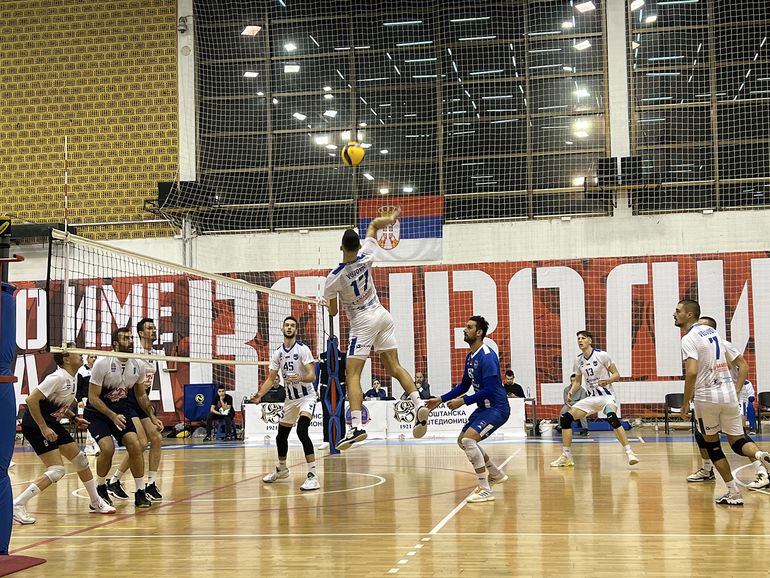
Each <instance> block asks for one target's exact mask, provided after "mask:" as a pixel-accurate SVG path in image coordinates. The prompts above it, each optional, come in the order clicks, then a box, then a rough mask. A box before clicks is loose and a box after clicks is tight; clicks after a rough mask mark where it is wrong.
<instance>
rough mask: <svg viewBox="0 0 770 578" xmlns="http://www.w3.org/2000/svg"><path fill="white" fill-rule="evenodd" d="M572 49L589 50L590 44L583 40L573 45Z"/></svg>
mask: <svg viewBox="0 0 770 578" xmlns="http://www.w3.org/2000/svg"><path fill="white" fill-rule="evenodd" d="M572 48H574V49H575V50H585V49H586V48H591V43H590V42H589V41H588V40H583V41H582V42H578V43H577V44H575V45H574V46H573V47H572Z"/></svg>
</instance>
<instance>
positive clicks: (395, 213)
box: [389, 207, 401, 225]
mask: <svg viewBox="0 0 770 578" xmlns="http://www.w3.org/2000/svg"><path fill="white" fill-rule="evenodd" d="M400 214H401V207H396V210H395V211H393V212H392V213H391V214H390V215H389V216H390V224H391V225H392V224H394V223H395V222H396V219H398V216H399V215H400Z"/></svg>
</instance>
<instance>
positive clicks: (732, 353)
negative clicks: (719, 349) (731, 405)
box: [722, 339, 754, 403]
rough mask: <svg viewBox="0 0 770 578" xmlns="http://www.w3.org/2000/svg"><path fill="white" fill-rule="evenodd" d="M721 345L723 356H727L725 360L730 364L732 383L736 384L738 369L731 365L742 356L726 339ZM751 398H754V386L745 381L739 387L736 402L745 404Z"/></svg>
mask: <svg viewBox="0 0 770 578" xmlns="http://www.w3.org/2000/svg"><path fill="white" fill-rule="evenodd" d="M722 344H723V345H724V347H725V355H726V356H727V360H728V361H729V362H730V364H731V365H730V373H732V375H733V382H735V383H738V367H737V366H736V365H734V364H732V362H733V361H735V359H736V358H737V357H738V356H739V355H743V354H742V353H741V352H740V351H738V349H737V348H736V347H735V346H734V345H733V344H732V343H730V342H729V341H727V339H723V340H722ZM752 396H754V384H753V383H751V382H750V381H749V380H748V379H746V380H744V382H743V387H741V390H740V391H739V392H738V401H739V402H740V403H746V402H748V401H749V398H750V397H752Z"/></svg>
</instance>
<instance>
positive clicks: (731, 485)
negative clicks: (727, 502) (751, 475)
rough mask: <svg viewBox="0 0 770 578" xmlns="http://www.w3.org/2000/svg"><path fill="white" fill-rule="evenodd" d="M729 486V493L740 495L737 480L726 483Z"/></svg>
mask: <svg viewBox="0 0 770 578" xmlns="http://www.w3.org/2000/svg"><path fill="white" fill-rule="evenodd" d="M725 483H726V484H727V491H728V492H730V493H731V494H737V493H738V484H737V483H736V481H735V480H730V481H729V482H725Z"/></svg>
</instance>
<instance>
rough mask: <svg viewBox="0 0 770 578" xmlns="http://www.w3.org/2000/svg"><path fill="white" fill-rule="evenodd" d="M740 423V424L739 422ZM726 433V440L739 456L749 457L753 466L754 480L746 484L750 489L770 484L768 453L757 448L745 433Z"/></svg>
mask: <svg viewBox="0 0 770 578" xmlns="http://www.w3.org/2000/svg"><path fill="white" fill-rule="evenodd" d="M741 425H742V424H741ZM733 431H734V430H733ZM726 435H727V442H728V443H729V444H730V447H731V448H732V450H733V451H734V452H735V453H736V454H738V455H739V456H745V457H747V458H749V460H750V461H751V462H752V464H753V467H754V474H755V478H754V481H752V482H751V483H749V484H747V487H749V488H751V489H752V490H761V489H763V488H767V487H768V486H770V479H768V473H767V469H766V468H767V467H768V466H770V454H769V453H767V452H763V451H762V450H760V449H759V447H758V446H757V444H756V443H754V440H752V439H751V438H750V437H749V436H748V435H746V434H745V433H744V434H742V435H731V434H726Z"/></svg>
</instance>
